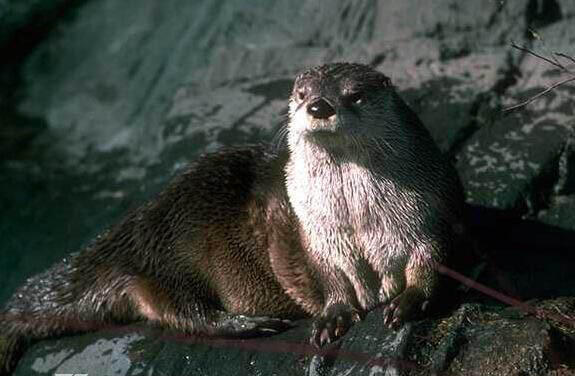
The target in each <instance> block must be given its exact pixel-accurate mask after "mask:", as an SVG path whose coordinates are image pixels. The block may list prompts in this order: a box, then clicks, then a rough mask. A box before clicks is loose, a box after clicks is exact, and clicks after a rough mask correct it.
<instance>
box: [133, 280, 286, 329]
mask: <svg viewBox="0 0 575 376" xmlns="http://www.w3.org/2000/svg"><path fill="white" fill-rule="evenodd" d="M129 295H130V298H131V300H132V302H133V305H134V306H135V309H136V312H137V314H138V315H139V316H141V317H142V318H145V319H146V320H149V321H150V322H151V323H153V324H156V325H158V326H160V327H164V328H170V329H176V330H178V331H182V332H185V333H189V334H199V335H209V336H222V337H244V338H248V337H259V336H268V335H273V334H277V333H280V332H283V331H285V330H287V329H290V328H292V327H293V326H294V324H293V323H292V322H291V321H290V320H285V319H279V318H273V317H267V316H246V315H240V314H233V313H229V312H226V311H223V310H221V309H219V307H217V306H216V305H213V304H209V301H210V300H212V299H209V298H206V297H195V296H193V295H192V294H187V296H186V297H185V301H186V303H185V304H179V305H178V308H176V305H175V304H173V302H174V300H176V299H177V300H180V301H181V300H182V297H179V299H178V297H170V296H168V295H166V294H165V293H163V292H162V290H161V289H159V288H157V286H156V285H155V284H153V283H151V282H150V281H148V280H146V279H143V278H137V279H136V280H135V283H134V284H133V286H132V288H131V289H130V291H129Z"/></svg>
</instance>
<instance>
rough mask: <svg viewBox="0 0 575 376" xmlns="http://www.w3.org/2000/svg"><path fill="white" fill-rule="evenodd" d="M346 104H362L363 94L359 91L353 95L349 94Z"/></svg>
mask: <svg viewBox="0 0 575 376" xmlns="http://www.w3.org/2000/svg"><path fill="white" fill-rule="evenodd" d="M347 102H348V103H349V104H362V103H363V94H362V93H361V92H359V91H357V92H355V93H351V94H349V95H348V96H347Z"/></svg>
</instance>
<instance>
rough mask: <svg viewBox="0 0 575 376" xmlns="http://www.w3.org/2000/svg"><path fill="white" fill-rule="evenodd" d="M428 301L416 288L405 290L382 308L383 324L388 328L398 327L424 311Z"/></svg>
mask: <svg viewBox="0 0 575 376" xmlns="http://www.w3.org/2000/svg"><path fill="white" fill-rule="evenodd" d="M428 303H429V301H428V300H426V299H425V298H423V296H422V294H421V293H420V292H419V291H418V290H415V289H412V290H405V291H404V292H402V293H401V294H399V295H398V296H397V297H396V298H395V299H393V300H392V301H391V302H390V303H389V304H388V305H387V306H386V307H385V308H384V309H383V324H384V325H385V326H387V327H388V328H390V329H398V328H399V327H400V326H401V325H403V323H404V322H406V321H408V320H412V319H413V318H415V317H416V316H417V315H419V314H420V313H422V312H423V311H425V310H426V309H427V306H428Z"/></svg>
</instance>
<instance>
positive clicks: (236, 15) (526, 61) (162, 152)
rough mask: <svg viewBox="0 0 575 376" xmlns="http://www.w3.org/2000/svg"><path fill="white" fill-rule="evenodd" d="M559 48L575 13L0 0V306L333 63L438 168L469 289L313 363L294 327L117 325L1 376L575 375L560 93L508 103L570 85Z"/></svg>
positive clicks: (29, 357)
mask: <svg viewBox="0 0 575 376" xmlns="http://www.w3.org/2000/svg"><path fill="white" fill-rule="evenodd" d="M513 42H516V43H517V44H518V45H522V46H526V47H528V48H530V49H532V50H533V51H535V52H537V53H539V54H541V55H544V56H547V57H552V56H554V59H556V61H557V62H558V63H559V64H561V65H563V67H564V69H562V68H559V67H558V66H556V65H553V64H551V63H549V62H546V61H544V60H542V59H540V58H537V57H535V56H533V55H532V54H529V53H527V52H525V51H521V50H519V49H516V48H512V47H511V45H512V43H513ZM554 52H560V53H563V54H566V55H568V56H575V2H574V1H573V0H485V1H458V0H388V1H379V2H378V1H375V0H358V1H346V0H333V1H330V2H320V1H314V0H302V1H299V2H287V1H280V0H259V1H256V0H253V1H252V0H250V1H243V2H240V1H233V0H229V1H211V0H196V1H189V0H165V1H161V2H160V1H156V0H122V1H118V0H0V56H2V59H1V65H0V213H2V214H1V216H0V239H1V240H0V248H1V251H0V252H1V253H0V254H1V257H0V276H1V277H0V278H1V280H0V304H2V303H3V302H4V301H5V300H6V299H7V298H8V296H9V295H10V294H11V293H12V291H13V290H14V289H15V287H16V286H17V285H19V284H20V283H22V282H23V281H24V280H25V278H27V277H29V276H30V275H32V274H35V273H38V272H40V271H42V270H44V269H45V268H47V267H48V266H49V265H50V264H52V263H54V262H56V261H58V260H59V259H61V258H62V257H63V256H65V255H66V254H67V253H69V252H71V251H75V250H78V249H80V248H81V247H82V245H84V244H86V243H87V242H88V240H89V239H91V238H93V237H94V236H95V235H96V234H98V233H99V232H100V231H102V230H103V229H104V228H105V227H107V226H109V225H111V224H113V223H114V222H116V221H117V220H118V219H119V218H120V216H121V215H122V214H123V213H125V212H126V211H127V210H128V209H129V208H131V207H134V206H137V205H138V204H140V203H142V202H143V201H144V200H145V199H146V198H149V197H150V196H151V195H153V194H154V193H155V192H157V191H158V190H159V189H160V188H161V187H162V186H163V185H164V184H165V183H166V182H167V181H168V180H169V179H170V177H172V176H173V175H174V174H176V173H177V172H178V171H179V170H180V169H181V168H182V167H183V166H185V165H186V163H188V162H189V161H191V160H193V159H194V158H195V157H196V156H197V155H198V154H199V153H201V152H205V151H210V150H214V149H216V148H218V147H220V146H222V145H231V144H241V143H248V142H255V141H260V140H268V141H269V140H271V139H272V138H273V135H274V134H275V132H276V131H277V129H278V127H279V126H280V125H281V124H282V122H284V121H285V116H286V115H285V114H286V108H287V106H286V99H287V97H288V95H289V92H290V86H291V80H292V79H293V77H294V76H295V74H296V73H297V72H298V71H300V70H302V69H304V68H306V67H309V66H311V65H316V64H320V63H323V62H331V61H355V62H363V63H367V64H371V65H373V66H375V67H377V69H379V70H381V71H383V72H385V73H386V74H387V75H389V76H390V77H391V78H392V80H393V82H394V83H395V85H396V86H397V88H398V90H399V91H400V93H401V94H402V96H403V97H404V98H405V99H406V100H407V101H408V102H409V104H410V105H411V106H412V107H413V108H414V109H415V110H416V112H417V113H418V114H419V115H420V117H421V118H422V120H423V121H424V123H425V124H426V125H427V126H428V127H429V129H430V131H431V133H432V135H433V136H434V138H435V139H436V141H437V143H438V144H439V145H440V147H441V148H442V150H444V151H445V153H447V154H448V155H449V156H450V157H451V158H452V160H453V163H454V164H455V165H456V166H457V168H458V170H459V173H460V176H461V179H462V181H463V184H464V186H465V189H466V194H467V202H468V204H469V208H468V209H469V218H470V223H471V228H472V230H473V233H474V234H475V239H476V241H474V242H473V244H472V245H470V246H469V248H468V249H463V250H461V251H462V252H465V253H469V254H470V255H474V258H473V260H474V261H473V263H472V264H471V265H470V267H468V268H467V269H465V270H460V272H462V273H463V274H464V275H466V276H467V277H469V278H470V279H471V280H475V281H477V282H478V283H480V284H481V285H474V286H473V287H469V286H468V287H465V288H462V289H460V295H461V296H460V297H458V299H457V303H456V304H453V305H448V304H447V303H446V307H445V310H444V311H443V312H440V313H438V314H437V315H435V316H433V317H431V318H428V319H426V320H423V321H419V322H416V323H412V324H409V325H407V326H405V327H404V328H403V329H402V330H400V331H399V332H396V333H394V332H391V331H388V330H386V329H384V328H383V325H382V323H381V317H380V316H381V315H380V312H378V311H377V310H376V311H374V312H372V313H371V314H370V315H369V316H368V317H367V319H366V320H365V321H364V322H363V323H361V324H359V325H356V327H354V328H352V330H351V332H350V333H349V334H348V335H347V336H346V337H345V338H344V340H343V341H341V342H340V343H338V344H337V345H336V347H335V348H332V349H329V352H328V353H322V354H316V353H315V352H314V350H313V349H312V348H311V347H309V346H308V345H307V336H308V333H309V329H310V328H309V325H310V323H309V322H307V321H303V322H301V323H300V326H299V327H298V328H296V329H294V330H292V331H289V332H287V333H284V334H282V335H279V336H275V337H270V338H267V339H262V340H259V339H258V340H245V341H237V340H206V339H203V340H200V339H197V338H195V339H194V338H182V337H179V336H178V335H177V334H168V333H162V332H157V331H153V330H151V329H149V328H145V327H142V326H132V327H127V328H126V327H118V328H105V329H103V330H102V331H101V332H98V333H93V334H86V335H81V336H76V337H66V338H61V339H55V340H48V341H43V342H41V343H38V344H37V345H36V346H34V347H33V348H31V350H30V351H29V352H28V353H27V354H26V356H25V357H24V358H23V359H22V361H21V362H20V364H19V368H18V369H17V371H16V373H15V374H16V375H40V374H42V375H44V374H54V373H88V374H90V375H112V374H113V375H152V374H154V375H185V374H190V375H192V374H194V375H228V374H229V375H237V374H247V375H271V374H277V375H350V374H353V375H356V374H357V375H363V374H365V375H368V374H369V375H378V374H382V375H383V374H386V375H387V374H390V375H398V374H434V373H435V374H453V375H459V374H461V375H475V374H477V375H487V374H489V375H568V374H575V323H574V322H575V273H573V267H574V265H575V250H574V248H575V134H574V130H575V116H574V112H575V85H574V84H573V82H571V83H570V84H566V85H563V86H560V87H558V88H556V89H555V90H553V91H552V92H550V93H548V94H547V95H545V96H543V97H541V98H539V99H538V100H536V101H534V102H532V103H530V104H529V105H526V106H524V107H521V108H519V109H517V110H515V111H507V112H506V111H503V110H504V109H505V108H507V107H509V106H512V105H514V104H517V103H520V102H521V101H523V100H526V99H528V98H530V97H532V96H533V95H535V94H537V93H538V92H540V91H542V90H543V89H544V88H546V87H548V86H549V85H551V84H553V83H555V82H557V81H559V80H562V79H565V78H568V77H569V75H570V74H571V75H572V74H573V73H569V71H571V72H573V71H575V61H572V60H570V59H568V58H566V57H562V56H558V55H553V53H554ZM467 282H468V283H467V284H468V285H469V284H470V283H469V281H467ZM242 370H243V371H242Z"/></svg>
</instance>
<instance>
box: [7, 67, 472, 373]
mask: <svg viewBox="0 0 575 376" xmlns="http://www.w3.org/2000/svg"><path fill="white" fill-rule="evenodd" d="M289 107H290V111H289V115H290V116H289V123H288V127H287V147H286V148H284V149H283V150H281V151H273V150H272V149H270V148H267V147H265V146H247V147H238V148H230V149H225V150H222V151H219V152H217V153H213V154H208V155H205V156H203V157H201V158H199V160H197V161H196V162H195V163H193V164H192V165H191V166H190V168H189V169H188V171H187V172H186V173H184V174H182V175H181V176H178V177H177V178H176V179H175V180H174V181H173V182H172V183H171V184H170V185H169V186H168V187H167V188H166V190H165V191H163V192H162V193H161V194H160V195H159V196H158V197H157V198H155V199H154V200H153V201H151V202H149V203H147V204H145V205H144V206H142V207H140V208H139V209H137V210H135V211H133V212H132V213H130V214H129V215H128V216H127V217H126V218H125V219H124V220H123V221H122V222H120V223H119V224H118V225H116V226H115V227H113V228H112V229H111V230H109V231H107V232H106V233H104V234H102V235H101V236H100V237H98V238H97V239H96V240H95V241H94V242H93V244H91V245H90V246H88V247H87V249H85V250H84V251H83V252H81V253H78V254H74V255H72V256H71V257H70V258H69V259H67V260H65V261H63V262H62V263H59V264H57V265H55V266H54V267H53V268H51V269H50V270H48V271H47V272H45V273H43V274H41V275H39V276H36V277H33V278H31V279H29V280H28V281H27V283H26V284H25V285H24V286H23V287H21V288H20V289H19V290H18V291H17V292H16V294H15V295H14V297H13V298H12V299H11V300H10V301H9V302H8V304H7V307H6V311H5V312H4V314H3V316H2V318H1V319H0V332H1V333H3V334H4V335H5V336H7V337H6V338H8V343H7V345H6V347H7V349H8V350H7V351H6V352H5V353H6V354H9V355H7V356H9V357H10V358H6V359H7V360H5V361H6V362H7V363H10V364H11V365H12V364H13V363H14V359H15V358H16V356H14V355H13V354H16V353H17V352H18V350H19V349H22V348H23V345H24V344H25V343H27V342H29V341H30V340H34V339H40V338H45V337H49V336H55V335H63V334H66V333H73V332H79V331H87V330H94V329H95V328H98V327H99V326H100V325H101V324H102V323H105V322H129V321H136V320H142V319H145V320H149V321H151V322H154V323H157V324H159V325H161V326H163V327H168V328H173V329H176V330H181V331H184V332H189V333H196V334H204V335H225V336H254V335H265V334H271V333H276V332H279V331H282V330H285V329H287V328H288V327H289V326H290V322H289V321H286V319H292V318H298V317H305V316H313V317H314V318H315V321H314V327H313V332H312V335H311V342H312V343H314V344H316V345H317V346H322V345H324V344H326V343H329V342H332V341H334V340H336V339H337V338H339V337H341V336H342V335H343V334H345V332H346V331H347V330H348V329H349V327H350V326H351V325H353V323H355V322H357V321H359V320H360V319H361V318H362V316H363V315H364V314H365V313H366V312H367V311H369V310H371V309H373V308H374V307H376V306H377V305H380V304H383V305H385V307H386V308H385V309H384V315H385V318H386V323H388V324H389V325H390V326H397V325H400V324H401V322H403V321H404V320H406V319H409V318H411V317H412V316H413V315H414V314H415V313H417V312H419V311H420V310H421V309H422V308H423V307H424V306H425V304H426V302H428V301H429V300H430V299H431V298H432V296H433V295H434V293H435V292H436V290H437V285H438V273H437V272H436V270H435V268H434V264H435V263H442V262H444V260H445V258H446V256H447V255H449V254H450V253H451V252H452V251H453V248H454V239H455V236H456V235H455V233H454V228H455V226H456V225H457V224H458V223H459V221H460V216H461V212H460V210H461V205H462V202H463V200H462V194H461V189H460V185H459V182H458V179H457V175H456V173H455V171H454V169H453V168H452V167H451V166H450V165H449V163H448V162H447V161H446V160H445V159H444V157H443V156H442V155H441V153H440V151H439V150H438V148H437V147H436V146H435V144H434V142H433V140H432V139H431V137H430V135H429V133H428V132H427V130H426V129H425V128H424V127H423V126H422V124H421V123H420V121H419V119H418V118H417V116H416V115H415V114H414V113H413V112H412V111H411V110H410V109H409V108H408V107H407V105H406V104H405V103H404V102H403V101H402V100H401V99H400V98H399V96H398V95H397V94H396V92H395V90H394V89H393V87H392V85H391V83H390V80H389V79H388V78H387V77H386V76H385V75H383V74H382V73H379V72H377V71H375V70H373V69H372V68H370V67H368V66H365V65H360V64H349V63H336V64H327V65H323V66H320V67H316V68H312V69H310V70H308V71H306V72H304V73H302V74H300V75H299V76H298V77H297V79H296V81H295V84H294V88H293V92H292V95H291V98H290V102H289Z"/></svg>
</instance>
